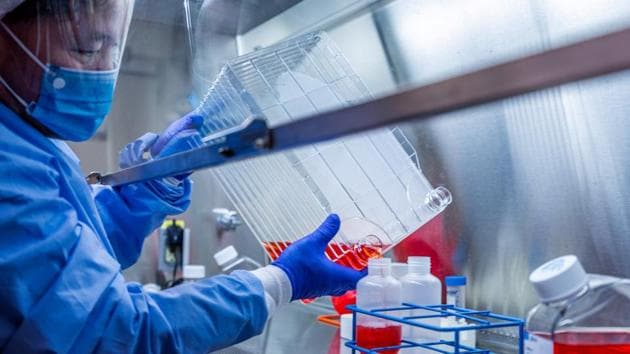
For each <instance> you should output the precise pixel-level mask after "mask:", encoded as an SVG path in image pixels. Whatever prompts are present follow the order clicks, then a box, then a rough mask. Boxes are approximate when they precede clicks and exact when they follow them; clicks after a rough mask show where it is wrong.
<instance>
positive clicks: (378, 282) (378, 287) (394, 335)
mask: <svg viewBox="0 0 630 354" xmlns="http://www.w3.org/2000/svg"><path fill="white" fill-rule="evenodd" d="M391 272H392V269H391V260H390V259H389V258H380V259H370V260H369V261H368V274H367V276H366V277H364V278H363V279H361V280H360V281H359V282H358V283H357V307H359V308H361V309H364V310H374V309H382V308H392V307H399V306H400V305H401V304H402V287H401V284H400V282H399V281H398V280H397V279H396V278H394V277H393V276H392V273H391ZM357 316H358V317H357V328H356V340H357V345H359V346H360V347H363V348H366V349H374V348H383V347H391V346H397V345H400V342H401V340H402V325H401V324H400V323H398V322H392V321H388V320H386V319H383V318H378V317H374V316H369V315H361V314H358V315H357ZM380 353H384V354H396V353H398V350H384V351H381V352H380Z"/></svg>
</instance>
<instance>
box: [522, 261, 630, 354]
mask: <svg viewBox="0 0 630 354" xmlns="http://www.w3.org/2000/svg"><path fill="white" fill-rule="evenodd" d="M529 279H530V282H531V283H532V285H533V286H534V289H535V290H536V292H537V294H538V297H539V299H540V301H541V303H540V304H539V305H537V306H536V307H534V308H533V309H532V310H531V311H530V313H529V315H528V317H527V332H528V336H527V341H526V345H525V352H526V353H529V354H546V353H554V354H569V353H583V354H595V353H630V280H627V279H619V278H615V277H609V276H604V275H598V274H586V272H585V271H584V268H583V267H582V265H581V264H580V261H579V260H578V258H577V257H576V256H573V255H569V256H563V257H559V258H556V259H554V260H551V261H549V262H547V263H545V264H543V265H542V266H540V267H539V268H537V269H536V270H534V271H533V272H532V274H531V275H530V278H529Z"/></svg>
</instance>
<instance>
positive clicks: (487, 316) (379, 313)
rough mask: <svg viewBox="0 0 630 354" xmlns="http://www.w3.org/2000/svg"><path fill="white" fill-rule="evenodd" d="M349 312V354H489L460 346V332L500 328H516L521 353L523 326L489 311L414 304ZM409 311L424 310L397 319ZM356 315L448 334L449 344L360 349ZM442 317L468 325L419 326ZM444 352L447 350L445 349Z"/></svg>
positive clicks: (410, 343)
mask: <svg viewBox="0 0 630 354" xmlns="http://www.w3.org/2000/svg"><path fill="white" fill-rule="evenodd" d="M347 308H348V309H349V310H351V311H352V340H351V341H348V342H347V343H346V344H345V345H346V347H349V348H352V353H357V352H359V353H368V354H378V353H379V352H381V351H383V350H396V349H407V348H424V349H426V350H427V351H428V352H435V353H440V354H460V353H461V354H473V353H474V354H482V353H484V354H486V353H487V354H490V353H491V352H490V351H489V350H485V349H478V348H472V347H469V346H465V345H463V344H461V343H460V337H461V332H464V331H477V330H484V329H491V328H504V327H518V334H519V336H518V352H519V354H523V353H524V351H523V350H524V340H525V335H524V331H525V329H524V326H525V322H524V321H523V320H522V319H519V318H516V317H509V316H504V315H499V314H495V313H492V312H490V311H478V310H469V309H465V308H459V307H455V306H454V305H431V306H419V305H414V304H408V303H403V304H402V306H399V307H390V308H379V309H373V310H366V309H362V308H359V307H356V306H347ZM413 310H424V311H423V313H431V314H425V315H421V316H404V317H401V316H399V315H398V313H400V312H402V311H405V312H404V313H409V312H408V311H413ZM357 314H363V315H368V316H374V317H378V318H382V319H385V320H389V321H392V322H398V323H401V324H404V325H409V326H414V327H420V328H424V329H428V330H431V331H435V332H436V333H446V332H448V333H452V334H453V340H435V341H432V342H421V343H420V342H414V341H410V340H407V339H404V338H403V340H402V341H401V343H400V345H397V346H391V347H382V348H372V349H367V348H362V347H360V346H359V345H358V344H357V333H356V329H357ZM442 317H455V318H457V319H460V318H461V319H465V320H466V321H467V322H468V324H467V325H464V326H450V327H437V326H434V325H430V324H427V323H423V322H422V320H423V319H429V318H442ZM445 348H447V349H445Z"/></svg>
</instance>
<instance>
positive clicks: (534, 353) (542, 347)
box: [525, 333, 553, 354]
mask: <svg viewBox="0 0 630 354" xmlns="http://www.w3.org/2000/svg"><path fill="white" fill-rule="evenodd" d="M525 354H553V342H552V341H551V340H549V339H547V338H543V337H541V336H537V335H535V334H531V333H526V334H525Z"/></svg>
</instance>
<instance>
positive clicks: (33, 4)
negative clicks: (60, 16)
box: [3, 0, 68, 23]
mask: <svg viewBox="0 0 630 354" xmlns="http://www.w3.org/2000/svg"><path fill="white" fill-rule="evenodd" d="M62 3H63V4H65V6H66V7H67V6H68V1H67V0H26V1H24V2H23V3H22V4H21V5H20V6H18V7H16V8H15V9H14V10H13V11H11V12H9V13H8V14H7V15H6V16H5V17H4V18H3V21H6V22H7V23H17V22H29V21H32V20H34V19H35V17H36V16H42V15H44V16H45V15H52V14H54V13H55V10H56V9H59V6H60V5H61V4H62Z"/></svg>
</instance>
